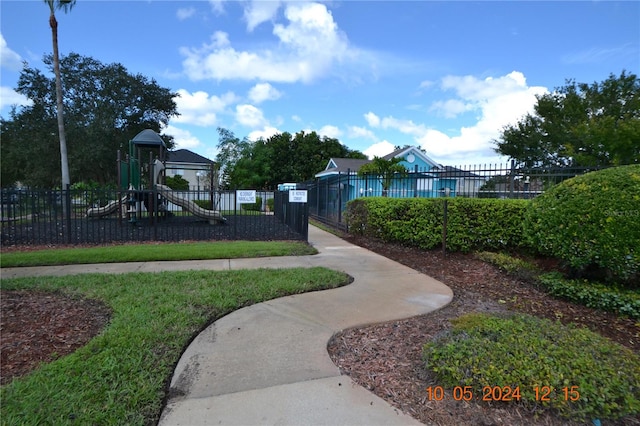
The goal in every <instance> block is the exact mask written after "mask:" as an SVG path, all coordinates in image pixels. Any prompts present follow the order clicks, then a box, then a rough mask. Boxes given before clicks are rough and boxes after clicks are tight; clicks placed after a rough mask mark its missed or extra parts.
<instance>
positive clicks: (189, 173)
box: [165, 149, 215, 190]
mask: <svg viewBox="0 0 640 426" xmlns="http://www.w3.org/2000/svg"><path fill="white" fill-rule="evenodd" d="M214 165H215V162H214V161H213V160H210V159H208V158H206V157H203V156H202V155H199V154H196V153H195V152H192V151H189V150H188V149H178V150H175V151H168V152H167V160H166V162H165V170H166V171H165V173H166V176H169V177H175V176H178V175H179V176H182V178H183V179H185V180H187V181H188V182H189V189H191V190H200V189H202V190H208V189H210V188H211V177H212V170H213V166H214Z"/></svg>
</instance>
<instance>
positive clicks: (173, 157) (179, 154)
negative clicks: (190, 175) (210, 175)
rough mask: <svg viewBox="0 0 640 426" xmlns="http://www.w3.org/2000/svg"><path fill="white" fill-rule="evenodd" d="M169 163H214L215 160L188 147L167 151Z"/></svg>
mask: <svg viewBox="0 0 640 426" xmlns="http://www.w3.org/2000/svg"><path fill="white" fill-rule="evenodd" d="M167 162H168V163H189V164H212V163H213V161H212V160H209V159H208V158H206V157H203V156H202V155H200V154H196V153H195V152H192V151H189V150H188V149H178V150H175V151H169V152H167Z"/></svg>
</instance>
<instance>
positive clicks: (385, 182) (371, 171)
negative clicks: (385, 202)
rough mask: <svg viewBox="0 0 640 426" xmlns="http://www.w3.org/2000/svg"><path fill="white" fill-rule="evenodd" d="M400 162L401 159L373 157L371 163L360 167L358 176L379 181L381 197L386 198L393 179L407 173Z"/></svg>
mask: <svg viewBox="0 0 640 426" xmlns="http://www.w3.org/2000/svg"><path fill="white" fill-rule="evenodd" d="M402 160H403V159H402V158H399V157H393V158H391V159H389V160H386V159H384V158H381V157H374V158H373V161H371V162H370V163H367V164H365V165H363V166H362V167H360V169H359V170H358V175H360V176H364V175H373V176H375V177H376V178H377V179H380V184H381V185H382V196H383V197H386V196H387V191H388V190H389V187H390V186H391V183H392V182H393V179H394V178H395V177H396V176H397V175H398V174H402V173H406V172H407V168H406V167H405V166H403V165H402V164H400V163H401V162H402Z"/></svg>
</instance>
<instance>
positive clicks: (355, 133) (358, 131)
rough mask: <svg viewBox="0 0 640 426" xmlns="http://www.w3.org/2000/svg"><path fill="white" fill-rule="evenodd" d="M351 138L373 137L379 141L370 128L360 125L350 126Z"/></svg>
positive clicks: (349, 133) (372, 138)
mask: <svg viewBox="0 0 640 426" xmlns="http://www.w3.org/2000/svg"><path fill="white" fill-rule="evenodd" d="M348 135H349V138H352V139H371V140H373V141H377V140H378V138H376V135H375V134H374V133H373V132H372V131H371V130H369V129H365V128H364V127H360V126H350V127H349V129H348Z"/></svg>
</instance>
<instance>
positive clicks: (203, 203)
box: [193, 200, 213, 210]
mask: <svg viewBox="0 0 640 426" xmlns="http://www.w3.org/2000/svg"><path fill="white" fill-rule="evenodd" d="M193 202H194V203H196V204H197V205H198V206H200V207H202V208H203V209H207V210H212V209H213V203H212V202H211V200H194V201H193Z"/></svg>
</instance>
